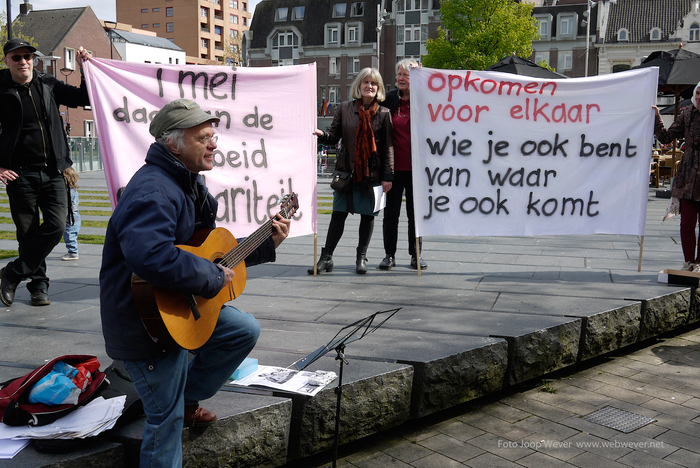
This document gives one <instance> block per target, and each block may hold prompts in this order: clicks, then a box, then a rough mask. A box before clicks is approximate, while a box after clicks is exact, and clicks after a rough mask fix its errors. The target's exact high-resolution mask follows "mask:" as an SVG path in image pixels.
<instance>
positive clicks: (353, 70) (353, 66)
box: [348, 57, 360, 75]
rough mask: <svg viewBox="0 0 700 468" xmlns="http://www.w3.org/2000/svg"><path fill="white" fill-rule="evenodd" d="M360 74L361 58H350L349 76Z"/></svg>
mask: <svg viewBox="0 0 700 468" xmlns="http://www.w3.org/2000/svg"><path fill="white" fill-rule="evenodd" d="M358 73H360V57H348V75H357V74H358Z"/></svg>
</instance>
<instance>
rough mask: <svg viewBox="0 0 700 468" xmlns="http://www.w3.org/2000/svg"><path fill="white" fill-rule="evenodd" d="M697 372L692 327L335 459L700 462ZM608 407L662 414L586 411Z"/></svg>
mask: <svg viewBox="0 0 700 468" xmlns="http://www.w3.org/2000/svg"><path fill="white" fill-rule="evenodd" d="M699 381H700V329H694V330H691V331H686V332H684V333H680V334H678V335H676V336H669V337H665V338H660V339H654V340H651V341H650V342H648V343H645V345H644V346H643V347H640V346H637V347H636V349H634V350H629V351H628V352H617V353H613V354H612V355H609V356H606V357H604V358H599V359H596V360H595V362H594V363H591V365H586V366H577V367H576V369H575V370H573V371H568V372H558V373H555V374H552V375H549V376H547V377H546V378H545V379H543V380H541V381H538V382H536V383H531V384H529V385H523V386H521V387H517V388H513V389H511V390H509V391H507V392H501V393H499V394H498V395H495V396H492V397H488V398H484V399H482V400H479V401H477V402H475V403H471V404H465V405H463V406H461V407H459V408H456V409H454V410H451V411H447V412H445V413H440V414H439V415H436V416H435V417H431V418H427V420H423V421H420V422H414V423H411V424H407V425H406V426H405V427H402V428H398V429H396V430H394V431H390V434H388V435H382V436H375V437H371V438H369V439H368V440H363V441H360V442H356V443H353V444H351V445H350V446H347V447H342V448H341V450H340V456H339V459H338V463H337V466H338V467H341V468H343V467H344V468H349V467H357V468H386V467H396V468H408V467H414V468H453V467H455V468H456V467H473V468H516V467H530V468H542V467H579V468H623V467H635V468H672V467H699V466H700V384H698V382H699ZM606 407H613V408H616V409H620V410H623V411H627V412H630V413H633V414H635V415H640V416H644V417H647V418H652V419H654V422H652V423H650V424H648V425H645V426H643V427H641V428H639V429H637V430H634V431H633V432H630V433H624V432H621V431H619V430H615V429H611V428H608V427H605V426H603V425H600V424H596V423H592V422H589V421H587V420H584V419H582V416H586V415H588V414H591V413H593V412H595V411H597V410H599V409H601V408H606ZM329 459H330V458H329V455H327V454H325V455H324V459H323V460H320V459H318V458H316V459H310V460H304V461H302V462H299V463H296V464H293V465H290V466H295V467H296V466H298V467H314V468H316V467H318V468H321V467H325V466H328V465H329V462H328V460H329Z"/></svg>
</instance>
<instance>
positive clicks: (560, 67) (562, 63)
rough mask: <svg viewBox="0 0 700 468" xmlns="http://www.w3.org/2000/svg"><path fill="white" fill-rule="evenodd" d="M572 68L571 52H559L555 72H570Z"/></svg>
mask: <svg viewBox="0 0 700 468" xmlns="http://www.w3.org/2000/svg"><path fill="white" fill-rule="evenodd" d="M572 68H573V52H571V51H566V52H561V51H560V52H559V59H558V63H557V71H558V72H561V71H564V70H571V69H572Z"/></svg>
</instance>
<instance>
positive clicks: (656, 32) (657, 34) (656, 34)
mask: <svg viewBox="0 0 700 468" xmlns="http://www.w3.org/2000/svg"><path fill="white" fill-rule="evenodd" d="M649 38H650V39H651V40H652V41H660V40H661V30H660V29H659V28H654V29H652V30H651V33H650V34H649Z"/></svg>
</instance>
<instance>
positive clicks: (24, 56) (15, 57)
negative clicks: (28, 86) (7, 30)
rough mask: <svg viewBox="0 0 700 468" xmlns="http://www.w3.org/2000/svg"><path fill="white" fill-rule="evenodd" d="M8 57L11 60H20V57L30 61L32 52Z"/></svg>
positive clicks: (32, 57) (32, 56)
mask: <svg viewBox="0 0 700 468" xmlns="http://www.w3.org/2000/svg"><path fill="white" fill-rule="evenodd" d="M10 58H11V59H12V61H13V62H20V61H21V60H22V59H24V60H26V61H27V62H31V61H32V60H34V54H24V55H13V56H11V57H10Z"/></svg>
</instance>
